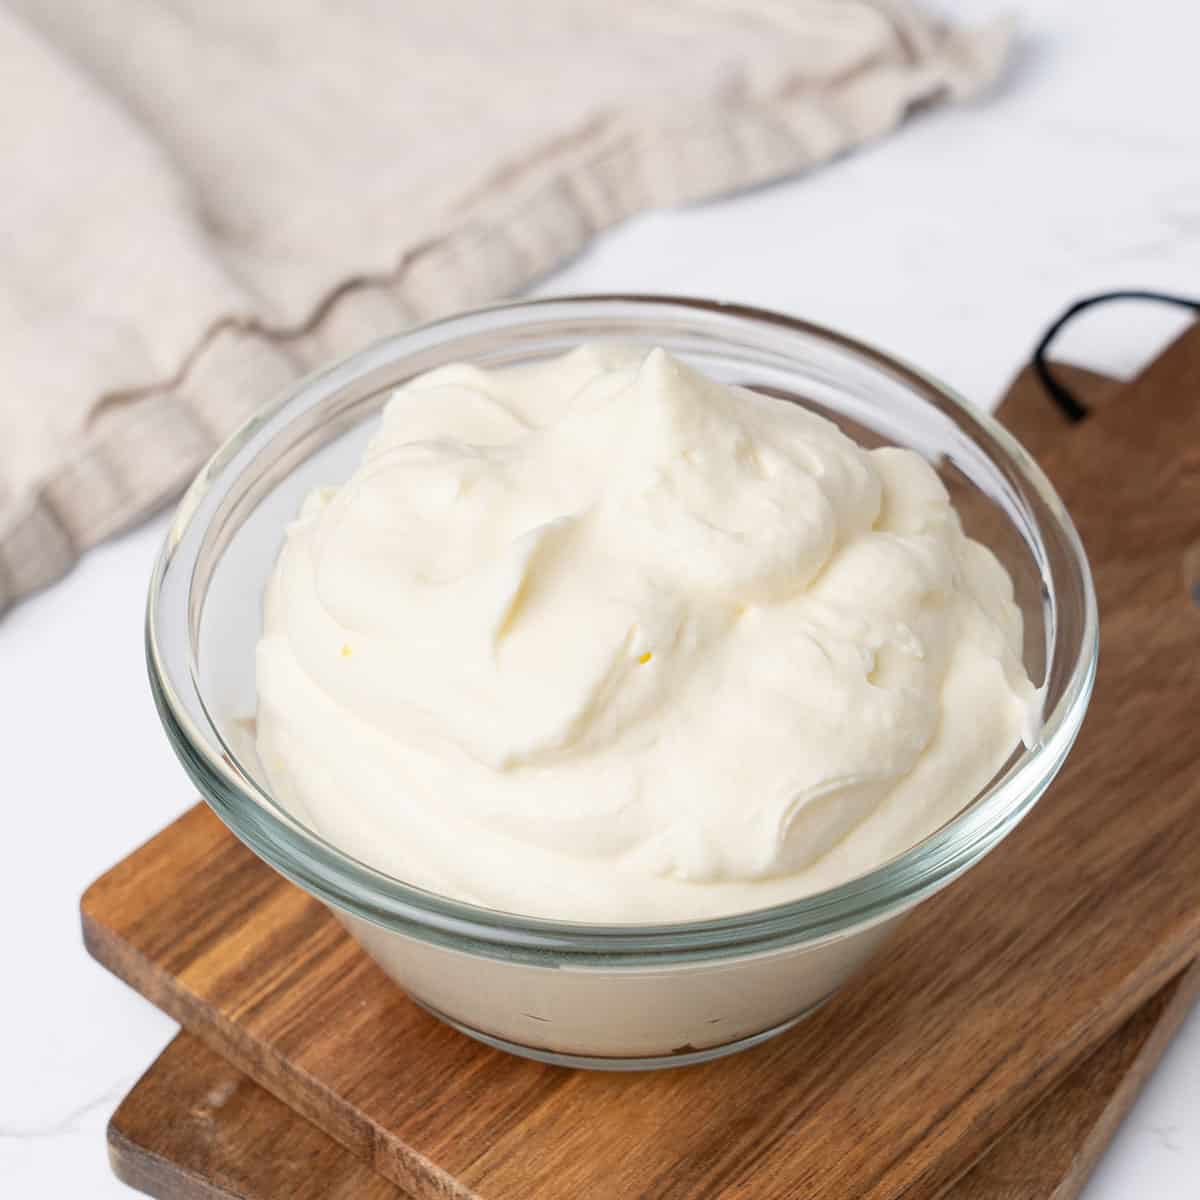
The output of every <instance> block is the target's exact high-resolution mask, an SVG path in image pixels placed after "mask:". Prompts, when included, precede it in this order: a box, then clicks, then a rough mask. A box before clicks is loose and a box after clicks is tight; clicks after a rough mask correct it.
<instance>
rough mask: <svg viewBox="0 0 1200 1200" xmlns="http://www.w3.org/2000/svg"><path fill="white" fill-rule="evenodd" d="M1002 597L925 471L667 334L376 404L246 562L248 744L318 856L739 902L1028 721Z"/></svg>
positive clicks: (814, 868) (612, 907)
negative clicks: (283, 526) (258, 585)
mask: <svg viewBox="0 0 1200 1200" xmlns="http://www.w3.org/2000/svg"><path fill="white" fill-rule="evenodd" d="M1021 641H1022V631H1021V615H1020V611H1019V610H1018V608H1017V606H1016V605H1015V603H1014V602H1013V589H1012V584H1011V581H1010V579H1009V577H1008V575H1007V573H1006V572H1005V570H1004V569H1003V567H1002V566H1001V565H1000V564H999V562H998V561H997V560H996V558H995V557H994V556H993V555H992V554H991V553H990V552H989V551H988V550H987V549H985V548H984V547H983V546H982V545H980V544H979V543H977V542H975V541H972V540H971V539H969V538H968V537H966V536H965V535H964V533H963V530H962V527H961V524H960V522H959V518H958V516H957V515H956V513H955V511H954V509H953V507H952V505H951V503H950V500H949V498H948V496H947V493H946V491H945V489H944V488H943V486H942V484H941V482H940V481H939V479H938V477H937V475H936V474H935V472H934V471H933V469H932V468H931V467H930V466H929V465H928V464H927V463H926V462H925V461H924V460H923V459H921V458H920V457H919V456H918V455H916V454H914V453H912V452H910V451H907V450H900V449H891V448H884V449H876V450H866V449H863V448H862V447H861V446H859V445H857V444H856V443H855V442H854V441H852V440H851V439H850V438H848V437H846V436H845V435H844V434H843V433H841V432H840V431H839V430H838V429H837V427H836V426H834V425H833V424H832V423H830V422H829V421H827V420H825V419H824V418H822V417H820V416H818V415H816V414H815V413H813V412H810V411H808V410H806V409H805V408H803V407H801V406H799V405H797V404H792V403H788V402H785V401H781V400H778V399H773V398H770V397H767V396H764V395H760V394H758V393H755V392H753V391H748V390H745V389H742V388H738V387H731V386H727V385H725V384H722V383H718V382H716V381H714V380H712V379H710V378H707V377H706V376H705V375H703V374H700V373H698V372H697V371H696V370H694V369H692V368H691V367H689V366H687V365H685V364H684V363H682V362H680V361H678V360H677V359H675V358H673V357H672V356H671V355H669V354H667V353H665V352H664V351H662V350H652V351H650V352H649V353H646V352H645V351H644V350H634V349H631V348H628V347H612V346H608V345H597V346H583V347H581V348H579V349H577V350H575V351H574V352H572V353H570V354H567V355H566V356H564V357H562V358H558V359H555V360H552V361H545V362H542V363H538V364H536V365H532V366H523V367H517V368H508V369H499V370H495V371H484V370H480V369H477V368H475V367H471V366H449V367H444V368H441V369H439V370H436V371H433V372H432V373H430V374H428V375H425V376H423V377H421V378H418V379H416V380H414V381H413V382H411V383H409V384H407V385H405V386H404V387H402V388H400V389H399V390H397V391H396V392H395V393H394V394H393V395H392V396H391V398H390V399H389V402H388V404H387V406H386V408H385V410H384V413H383V420H382V425H381V427H380V429H379V431H378V433H377V434H376V435H375V437H374V439H373V440H372V441H371V443H370V445H369V447H368V449H367V451H366V455H365V457H364V459H363V461H362V464H361V466H360V467H359V468H358V470H357V471H356V472H355V473H354V474H353V475H352V476H351V477H350V479H348V480H347V481H346V482H345V483H344V484H342V485H341V486H338V487H330V488H326V489H322V490H320V491H317V492H314V493H313V494H312V495H310V496H309V497H308V499H307V500H306V501H305V503H304V506H303V508H302V510H301V512H300V515H299V518H298V519H297V520H296V521H295V522H294V523H293V524H292V525H291V526H290V528H289V529H288V531H287V537H286V541H285V544H284V546H283V549H282V551H281V553H280V555H279V560H278V563H277V565H276V567H275V570H274V573H273V575H272V577H271V580H270V583H269V586H268V590H267V596H266V605H265V628H264V632H263V635H262V639H261V641H260V642H259V645H258V651H257V682H258V699H259V708H258V749H259V754H260V758H261V760H262V762H263V764H264V768H265V770H266V771H267V774H268V778H269V782H270V785H271V787H272V789H273V790H274V792H275V794H276V795H277V796H278V797H279V798H280V800H281V801H282V802H283V803H285V804H286V805H289V806H290V807H291V808H292V809H293V810H294V811H295V812H296V813H297V815H298V816H300V817H301V818H302V819H303V820H305V821H307V822H308V823H309V824H310V825H311V826H312V827H314V828H315V829H316V830H317V831H318V832H320V833H321V834H322V835H323V836H325V837H326V838H328V839H329V840H330V841H331V842H333V843H334V844H335V845H337V846H339V847H340V848H342V849H344V850H345V851H347V852H348V853H350V854H352V855H354V856H355V857H357V858H359V859H361V860H363V861H365V862H367V863H370V864H371V865H373V866H376V867H378V868H380V869H382V870H384V871H386V872H388V873H390V874H392V875H394V876H396V877H398V878H400V879H403V880H406V881H408V882H410V883H413V884H415V885H417V886H420V887H424V888H427V889H430V890H432V891H435V892H438V893H442V894H444V895H447V896H451V897H455V898H458V899H462V900H467V901H470V902H473V903H476V904H480V905H484V906H487V907H491V908H496V909H503V910H507V911H511V912H518V913H523V914H529V915H534V916H542V917H550V918H558V919H564V920H576V921H591V922H658V921H675V920H690V919H700V918H705V917H711V916H714V915H718V914H723V913H731V912H737V911H744V910H748V909H753V908H758V907H763V906H767V905H771V904H775V903H779V902H782V901H784V900H788V899H791V898H794V897H797V896H800V895H804V894H807V893H811V892H813V891H817V890H820V889H822V888H825V887H828V886H831V885H833V884H835V883H839V882H843V881H845V880H846V879H849V878H851V877H853V876H855V875H859V874H862V873H863V872H865V871H867V870H870V869H872V868H874V867H876V866H878V865H879V864H881V863H882V862H884V861H886V860H887V859H890V858H892V857H894V856H895V855H896V854H898V853H900V852H901V851H903V850H905V849H906V848H908V847H909V846H911V845H913V844H915V843H916V842H917V841H919V840H920V839H921V838H923V837H924V836H926V835H927V834H929V833H930V832H932V831H933V830H935V829H936V828H938V827H939V826H940V825H942V824H943V823H944V822H945V821H946V820H948V819H949V818H950V817H952V816H953V815H954V814H955V813H956V812H957V811H959V810H960V809H961V808H962V807H963V806H964V805H965V804H966V803H968V802H969V801H970V800H971V799H972V798H973V797H974V795H975V794H976V793H977V792H978V791H980V790H981V789H982V788H983V787H985V786H986V785H987V783H988V782H989V781H990V780H991V779H992V777H993V776H994V775H995V773H996V772H997V770H998V769H999V768H1000V767H1001V766H1002V765H1003V764H1004V763H1005V762H1006V760H1007V759H1008V757H1009V755H1010V754H1011V752H1012V751H1013V749H1014V748H1015V747H1016V746H1017V744H1018V742H1019V741H1020V738H1021V736H1022V731H1023V729H1025V728H1027V727H1028V722H1029V715H1030V713H1031V711H1032V709H1033V706H1034V704H1035V691H1034V688H1033V687H1032V685H1031V683H1030V681H1029V679H1028V677H1027V676H1026V673H1025V670H1024V668H1023V666H1022V662H1021Z"/></svg>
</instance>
